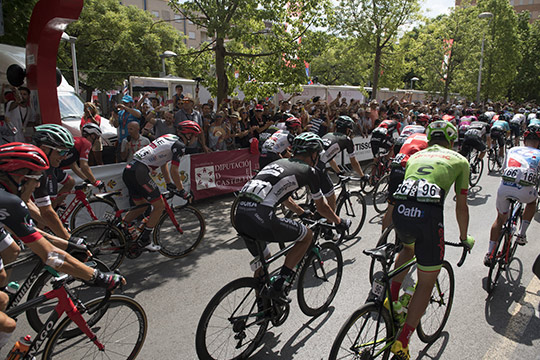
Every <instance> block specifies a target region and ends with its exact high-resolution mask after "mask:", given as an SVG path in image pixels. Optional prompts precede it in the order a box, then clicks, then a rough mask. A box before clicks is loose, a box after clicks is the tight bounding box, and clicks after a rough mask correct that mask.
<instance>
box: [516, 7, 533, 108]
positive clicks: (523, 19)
mask: <svg viewBox="0 0 540 360" xmlns="http://www.w3.org/2000/svg"><path fill="white" fill-rule="evenodd" d="M530 15H531V14H530V13H529V12H528V11H524V12H522V13H520V14H518V26H517V27H518V36H519V39H520V44H519V52H520V53H521V58H522V61H521V62H520V63H519V65H518V68H517V75H516V77H515V78H514V82H513V85H512V92H511V98H512V99H514V100H517V101H526V100H532V99H536V98H537V97H538V94H539V86H538V80H539V76H538V74H539V70H540V67H539V61H538V60H537V58H538V56H537V54H538V49H539V47H540V38H539V37H538V36H539V35H540V34H539V32H538V30H539V28H538V25H539V23H538V21H536V22H535V23H534V25H531V24H529V18H530Z"/></svg>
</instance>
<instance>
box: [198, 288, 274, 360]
mask: <svg viewBox="0 0 540 360" xmlns="http://www.w3.org/2000/svg"><path fill="white" fill-rule="evenodd" d="M260 288H261V285H260V283H259V281H258V280H257V279H255V278H240V279H237V280H234V281H233V282H230V283H229V284H227V285H225V286H224V287H223V288H222V289H221V290H219V291H218V293H217V294H216V295H214V297H213V298H212V300H210V302H209V303H208V305H207V306H206V309H204V312H203V314H202V316H201V319H200V320H199V324H198V326H197V333H196V336H195V347H196V350H197V355H198V356H199V359H201V360H214V359H216V360H217V359H220V360H226V359H246V358H247V357H249V355H250V354H251V353H252V352H253V351H254V350H255V349H256V348H257V346H258V345H259V343H260V342H261V340H262V338H263V335H264V333H265V332H266V329H267V327H268V321H269V320H268V319H269V318H268V317H266V316H265V314H264V311H265V309H270V301H269V300H268V299H266V298H263V297H260V296H259V291H260Z"/></svg>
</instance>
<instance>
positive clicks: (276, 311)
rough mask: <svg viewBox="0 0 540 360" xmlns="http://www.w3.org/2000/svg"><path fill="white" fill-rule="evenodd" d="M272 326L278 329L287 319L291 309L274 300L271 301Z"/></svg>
mask: <svg viewBox="0 0 540 360" xmlns="http://www.w3.org/2000/svg"><path fill="white" fill-rule="evenodd" d="M272 310H273V311H272V318H271V319H270V321H272V325H274V326H276V327H278V326H280V325H282V324H283V323H284V322H285V320H287V318H288V317H289V312H290V311H291V307H290V305H289V304H288V303H281V302H278V301H276V300H272Z"/></svg>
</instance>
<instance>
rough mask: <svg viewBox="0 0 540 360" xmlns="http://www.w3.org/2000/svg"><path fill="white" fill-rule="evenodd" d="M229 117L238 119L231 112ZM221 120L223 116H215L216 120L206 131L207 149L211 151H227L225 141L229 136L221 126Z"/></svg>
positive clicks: (236, 115)
mask: <svg viewBox="0 0 540 360" xmlns="http://www.w3.org/2000/svg"><path fill="white" fill-rule="evenodd" d="M222 115H223V114H222ZM230 116H231V117H232V116H235V117H236V118H237V119H238V113H237V112H233V113H232V114H231V115H230ZM223 120H224V116H219V117H218V116H216V120H215V121H214V123H213V124H212V125H211V126H210V129H209V130H208V147H210V149H211V150H212V151H219V150H227V145H226V143H225V139H227V138H228V135H229V134H228V132H227V130H226V129H225V127H224V126H223Z"/></svg>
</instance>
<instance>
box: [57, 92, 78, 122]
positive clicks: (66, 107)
mask: <svg viewBox="0 0 540 360" xmlns="http://www.w3.org/2000/svg"><path fill="white" fill-rule="evenodd" d="M58 103H59V105H60V115H61V116H62V119H66V118H70V117H75V118H79V119H80V118H81V117H82V116H83V113H84V104H83V102H82V101H81V99H80V98H79V97H78V96H77V95H76V94H75V93H71V92H63V91H62V92H60V91H59V92H58Z"/></svg>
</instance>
